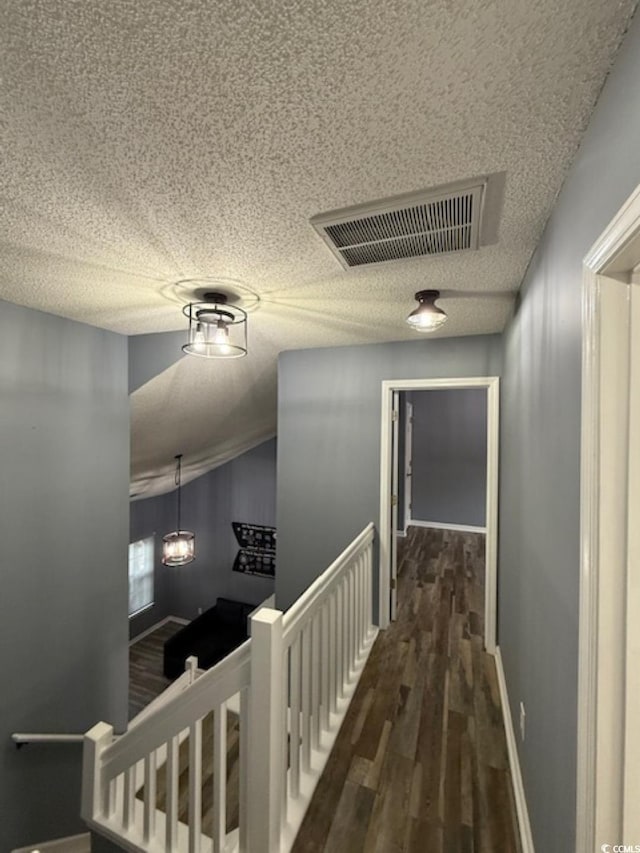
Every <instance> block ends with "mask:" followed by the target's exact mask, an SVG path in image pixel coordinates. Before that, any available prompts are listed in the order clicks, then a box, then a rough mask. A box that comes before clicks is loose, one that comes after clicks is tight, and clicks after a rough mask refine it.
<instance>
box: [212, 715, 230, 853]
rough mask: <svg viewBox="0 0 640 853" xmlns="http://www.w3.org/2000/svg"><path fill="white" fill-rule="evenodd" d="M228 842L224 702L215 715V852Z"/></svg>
mask: <svg viewBox="0 0 640 853" xmlns="http://www.w3.org/2000/svg"><path fill="white" fill-rule="evenodd" d="M226 842H227V706H226V703H225V702H223V703H222V704H221V705H219V706H218V707H217V708H216V709H215V712H214V716H213V853H222V851H223V850H224V848H225V845H226Z"/></svg>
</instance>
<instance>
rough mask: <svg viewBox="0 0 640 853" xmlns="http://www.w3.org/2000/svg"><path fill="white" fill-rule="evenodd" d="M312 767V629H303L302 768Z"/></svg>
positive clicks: (306, 771)
mask: <svg viewBox="0 0 640 853" xmlns="http://www.w3.org/2000/svg"><path fill="white" fill-rule="evenodd" d="M310 767H311V631H310V629H309V626H308V625H307V626H306V627H305V628H303V630H302V770H303V772H305V773H308V772H309V769H310Z"/></svg>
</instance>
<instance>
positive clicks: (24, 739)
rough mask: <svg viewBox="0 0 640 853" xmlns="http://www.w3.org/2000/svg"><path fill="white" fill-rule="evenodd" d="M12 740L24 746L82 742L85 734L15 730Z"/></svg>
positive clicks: (17, 744)
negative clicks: (28, 744) (29, 744)
mask: <svg viewBox="0 0 640 853" xmlns="http://www.w3.org/2000/svg"><path fill="white" fill-rule="evenodd" d="M11 740H12V741H13V742H14V743H15V744H16V746H24V745H25V744H27V743H82V742H83V741H84V735H83V734H81V735H80V734H77V735H73V734H42V733H37V732H14V733H13V734H12V735H11Z"/></svg>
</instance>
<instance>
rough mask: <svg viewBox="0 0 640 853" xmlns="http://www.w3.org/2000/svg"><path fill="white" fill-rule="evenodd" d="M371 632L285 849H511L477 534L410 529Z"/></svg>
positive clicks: (504, 852) (451, 852) (350, 852)
mask: <svg viewBox="0 0 640 853" xmlns="http://www.w3.org/2000/svg"><path fill="white" fill-rule="evenodd" d="M398 566H399V573H398V619H397V621H396V622H395V623H393V624H392V625H391V626H390V627H389V628H388V629H387V630H386V631H384V632H381V633H380V635H379V636H378V638H377V640H376V642H375V644H374V647H373V649H372V651H371V655H370V657H369V660H368V662H367V665H366V667H365V670H364V672H363V675H362V677H361V680H360V683H359V685H358V688H357V691H356V694H355V696H354V698H353V701H352V703H351V706H350V708H349V710H348V712H347V715H346V717H345V720H344V723H343V725H342V729H341V731H340V733H339V735H338V738H337V740H336V743H335V746H334V749H333V751H332V753H331V755H330V757H329V760H328V762H327V765H326V768H325V772H324V774H323V776H322V778H321V779H320V782H319V783H318V787H317V789H316V792H315V794H314V797H313V799H312V802H311V804H310V806H309V809H308V811H307V814H306V816H305V819H304V821H303V824H302V827H301V829H300V832H299V834H298V837H297V839H296V842H295V844H294V847H293V853H320V851H325V853H358V852H359V851H364V853H520V845H519V842H518V840H517V831H516V817H515V806H514V799H513V791H512V788H511V779H510V775H509V770H508V757H507V748H506V741H505V735H504V725H503V720H502V712H501V708H500V698H499V693H498V684H497V679H496V671H495V665H494V661H493V659H492V657H491V656H490V655H487V654H486V653H485V652H484V651H483V636H482V633H483V601H484V536H483V535H480V534H469V533H456V532H453V531H441V530H430V529H426V528H417V527H412V528H409V531H408V536H407V537H406V539H404V538H401V539H400V540H399V555H398Z"/></svg>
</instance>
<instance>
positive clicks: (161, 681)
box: [129, 620, 182, 720]
mask: <svg viewBox="0 0 640 853" xmlns="http://www.w3.org/2000/svg"><path fill="white" fill-rule="evenodd" d="M180 628H182V625H181V624H180V623H179V622H174V621H173V620H171V621H170V622H165V624H164V625H161V626H160V627H159V628H156V630H155V631H152V632H151V634H147V636H146V637H143V638H142V639H141V640H138V641H137V642H136V643H134V644H133V645H132V646H129V720H132V719H133V718H134V717H135V716H136V715H137V714H139V713H140V711H142V709H143V708H146V707H147V705H148V704H149V703H150V702H152V701H153V700H154V699H155V698H156V696H159V695H160V694H161V693H162V691H163V690H166V689H167V687H168V686H169V685H170V684H171V682H170V681H169V679H168V678H165V677H164V674H163V672H162V652H163V649H164V644H165V641H166V640H168V639H169V637H172V636H173V635H174V634H175V633H176V631H179V630H180Z"/></svg>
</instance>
